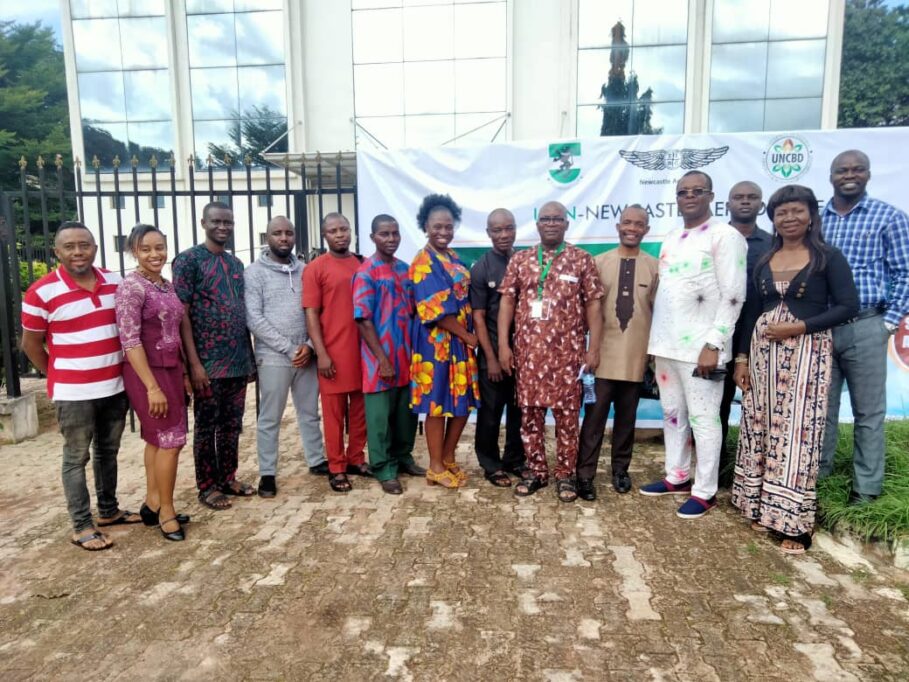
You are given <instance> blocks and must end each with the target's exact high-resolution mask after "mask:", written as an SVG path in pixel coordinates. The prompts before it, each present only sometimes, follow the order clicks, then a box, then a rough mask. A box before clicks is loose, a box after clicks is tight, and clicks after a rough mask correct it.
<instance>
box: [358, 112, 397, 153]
mask: <svg viewBox="0 0 909 682" xmlns="http://www.w3.org/2000/svg"><path fill="white" fill-rule="evenodd" d="M357 123H359V124H360V125H361V126H362V127H363V128H365V129H366V130H367V131H369V132H368V133H366V132H364V131H363V130H362V129H361V128H359V127H358V128H357V147H359V146H360V145H361V144H365V145H366V146H367V147H368V148H371V149H381V148H382V147H381V146H380V145H379V144H377V143H376V141H375V140H374V139H373V138H376V139H377V140H379V142H381V143H382V144H383V145H385V146H386V147H387V148H388V149H398V148H399V147H403V146H404V117H403V116H386V117H381V118H370V117H368V116H361V117H357Z"/></svg>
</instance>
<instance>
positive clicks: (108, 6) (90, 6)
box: [69, 0, 117, 19]
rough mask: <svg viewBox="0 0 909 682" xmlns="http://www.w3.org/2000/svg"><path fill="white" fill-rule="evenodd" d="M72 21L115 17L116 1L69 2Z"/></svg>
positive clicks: (90, 0)
mask: <svg viewBox="0 0 909 682" xmlns="http://www.w3.org/2000/svg"><path fill="white" fill-rule="evenodd" d="M69 6H70V11H71V12H72V14H73V19H100V18H103V17H116V16H117V0H70V5H69Z"/></svg>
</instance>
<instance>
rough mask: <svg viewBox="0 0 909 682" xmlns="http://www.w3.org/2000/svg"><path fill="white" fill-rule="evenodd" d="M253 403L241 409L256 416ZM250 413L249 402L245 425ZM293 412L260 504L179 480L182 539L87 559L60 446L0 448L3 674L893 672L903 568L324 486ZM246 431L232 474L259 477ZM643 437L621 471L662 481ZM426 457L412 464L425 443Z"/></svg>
mask: <svg viewBox="0 0 909 682" xmlns="http://www.w3.org/2000/svg"><path fill="white" fill-rule="evenodd" d="M250 407H251V406H250ZM248 413H249V414H251V413H252V409H250V410H249V411H248ZM290 416H291V415H290V413H289V412H288V414H287V415H286V418H285V422H284V424H285V428H284V432H283V435H282V463H281V476H280V477H279V486H280V491H279V495H278V497H277V498H276V499H275V500H261V499H259V498H258V497H256V498H252V499H248V500H239V501H238V502H237V503H236V504H235V506H234V508H233V509H232V510H230V511H224V512H214V511H210V510H208V509H203V508H202V507H200V505H199V504H198V503H197V502H196V501H195V495H194V493H193V479H192V462H191V453H189V452H186V453H184V456H183V461H182V463H181V469H180V475H179V479H178V483H177V485H178V492H179V494H178V502H179V505H178V508H179V509H181V510H183V511H186V512H188V513H191V514H192V516H193V520H192V523H191V524H190V525H189V526H188V528H187V533H188V540H187V541H186V542H184V543H182V544H172V543H168V542H166V541H165V540H164V539H163V538H161V537H160V535H159V534H158V533H157V531H156V530H154V529H146V528H144V527H143V526H141V525H138V526H130V527H122V526H121V527H119V528H117V529H114V530H113V531H112V535H113V537H114V539H115V541H116V547H115V548H113V549H112V550H108V551H105V552H100V553H88V552H84V551H80V550H78V549H76V548H75V547H73V546H71V545H70V544H69V543H68V542H67V539H68V534H69V525H68V519H67V516H66V512H65V508H64V504H63V498H62V492H61V485H60V481H59V461H60V455H59V451H60V442H61V441H60V437H59V435H58V434H57V433H56V432H55V431H54V430H53V428H50V429H48V430H46V431H45V432H44V433H43V434H42V435H41V436H39V437H38V438H37V439H36V440H32V441H29V442H27V443H22V444H20V445H16V446H4V447H3V448H2V451H0V467H2V471H3V474H4V475H3V477H2V480H0V518H2V520H3V529H4V534H3V536H2V538H0V677H2V679H4V680H19V679H73V680H76V679H79V680H82V679H101V680H108V679H111V680H113V679H118V680H119V679H122V680H136V679H161V680H178V679H289V680H298V679H305V680H366V679H389V678H394V679H401V680H493V679H497V680H509V679H526V680H561V681H568V680H582V679H587V680H651V679H652V680H666V681H668V680H747V679H760V680H786V681H787V682H792V681H794V680H812V679H814V680H824V681H825V682H826V681H831V680H842V681H847V680H905V679H907V677H909V602H907V596H909V575H907V574H905V573H900V572H897V571H896V570H895V569H893V568H891V567H888V566H886V565H884V564H883V563H879V562H876V561H875V560H873V559H871V558H869V557H865V556H862V555H861V554H859V553H857V552H856V551H855V550H854V549H853V548H850V547H848V546H845V545H842V544H840V543H838V542H836V541H834V540H833V539H832V538H830V537H829V536H824V535H821V536H819V538H818V539H817V542H816V546H815V548H813V549H812V550H811V551H810V552H809V553H808V554H807V555H805V556H803V557H796V558H793V557H784V556H783V555H781V554H780V552H779V551H778V550H777V548H776V546H775V545H774V544H773V543H772V542H771V541H769V540H768V539H766V538H765V537H762V536H759V535H757V534H755V533H753V532H752V531H750V530H749V529H748V528H747V526H746V525H745V524H744V523H743V522H742V521H740V520H739V519H738V518H737V516H736V514H735V513H734V512H733V510H732V509H731V508H730V507H729V504H728V495H725V496H723V498H722V502H721V506H720V509H719V510H717V511H714V512H713V513H711V514H710V515H708V516H707V517H705V518H704V519H701V520H698V521H683V520H682V519H679V518H677V517H676V516H675V514H674V511H675V505H676V502H674V501H673V500H671V499H667V498H657V499H652V498H643V497H641V496H640V495H638V494H637V493H632V494H629V495H625V496H619V495H617V494H615V493H613V492H612V490H611V488H609V489H608V490H607V486H608V483H607V478H608V476H607V475H605V474H601V476H600V477H599V490H600V494H601V499H600V500H599V501H598V502H596V503H579V504H568V505H566V504H560V503H559V502H558V501H557V500H556V499H555V496H554V491H553V489H552V488H548V489H545V490H543V491H542V492H541V493H540V494H537V495H536V496H534V497H532V498H528V499H523V500H518V499H517V498H515V497H514V496H513V495H512V493H511V491H509V490H500V489H496V488H493V487H491V486H489V485H488V484H486V483H485V481H482V479H481V477H480V476H479V472H478V469H477V467H476V465H475V460H474V457H473V454H472V449H471V447H470V445H469V443H470V442H471V437H472V431H471V429H470V427H468V432H467V433H465V436H464V438H463V441H462V442H463V445H462V447H461V448H460V451H459V460H460V461H461V462H462V463H465V462H466V463H468V464H469V465H470V466H469V469H470V473H471V474H472V478H471V481H470V484H469V485H468V487H467V488H465V489H462V490H460V491H457V492H450V491H446V490H442V489H440V488H436V487H434V488H430V487H427V486H426V485H425V483H424V482H423V481H422V480H419V479H409V480H406V481H405V485H406V488H407V490H406V492H405V494H404V495H403V496H400V497H393V496H388V495H384V494H383V493H382V492H381V490H380V489H379V487H378V485H377V484H376V483H375V482H373V481H370V482H364V481H363V480H362V479H354V481H353V482H354V486H355V490H354V491H353V492H352V493H350V494H349V495H337V494H334V493H332V492H331V491H330V490H329V489H328V486H327V483H326V481H325V479H324V478H315V477H313V476H311V475H309V474H308V472H307V470H306V467H305V466H304V465H303V464H302V460H301V457H300V450H299V445H298V437H297V433H296V427H295V426H294V425H293V424H292V422H291V419H290ZM254 435H255V433H254V427H253V425H252V421H251V419H247V424H246V432H245V433H244V435H243V440H242V456H241V467H240V469H241V474H242V475H243V476H244V477H245V479H246V480H248V481H250V482H255V475H256V465H255V446H254ZM141 448H142V444H141V442H140V440H139V437H138V434H127V435H126V436H125V437H124V443H123V448H122V450H121V454H120V481H121V483H120V491H119V495H120V499H121V502H122V504H124V505H126V506H128V507H129V508H131V509H134V510H135V509H138V506H139V504H140V503H141V501H142V495H143V491H144V484H143V471H142V468H141ZM661 457H662V450H661V448H660V447H658V446H655V445H643V446H640V447H639V448H638V449H637V451H636V455H635V461H634V465H633V470H632V474H633V476H634V479H635V483H640V482H642V481H644V480H645V479H648V478H650V477H651V476H654V475H657V474H658V473H659V471H660V461H659V460H660V458H661ZM419 459H421V460H423V461H424V462H425V446H423V444H422V442H421V443H420V452H419Z"/></svg>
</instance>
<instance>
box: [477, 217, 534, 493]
mask: <svg viewBox="0 0 909 682" xmlns="http://www.w3.org/2000/svg"><path fill="white" fill-rule="evenodd" d="M486 234H487V235H489V238H490V240H491V241H492V250H491V251H488V252H487V253H485V254H484V255H483V257H482V258H480V260H478V261H477V262H476V263H475V264H474V266H473V268H471V270H470V305H471V307H472V308H473V322H474V328H475V329H476V332H477V339H478V340H479V342H480V348H479V353H478V357H479V369H480V409H479V411H478V412H477V433H476V441H475V449H476V453H477V460H478V461H479V463H480V466H481V467H483V471H484V473H485V475H486V480H488V481H489V482H490V483H492V484H493V485H494V486H497V487H500V488H507V487H508V486H510V485H511V478H509V476H508V474H509V473H512V474H515V475H517V476H519V477H521V476H522V475H523V472H524V468H525V464H524V446H523V444H522V442H521V410H520V408H519V407H518V404H517V401H516V395H515V382H514V375H511V376H509V375H507V374H505V373H504V372H502V367H501V365H499V360H498V357H497V356H496V348H498V332H497V326H498V325H497V320H498V315H499V301H500V300H501V298H502V295H501V294H500V293H499V284H500V283H501V282H502V277H504V275H505V268H506V266H507V265H508V261H509V259H510V258H511V256H512V254H513V253H514V240H515V237H516V235H517V232H516V229H515V223H514V216H513V215H512V213H511V211H509V210H507V209H504V208H497V209H496V210H494V211H493V212H492V213H490V214H489V217H488V218H487V219H486ZM512 331H513V330H512ZM506 408H507V412H506V417H505V453H504V455H500V450H499V426H500V425H501V423H502V413H503V412H505V411H506Z"/></svg>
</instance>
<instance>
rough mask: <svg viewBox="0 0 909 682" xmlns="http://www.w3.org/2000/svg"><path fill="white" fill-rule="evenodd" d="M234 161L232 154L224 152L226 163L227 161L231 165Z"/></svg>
mask: <svg viewBox="0 0 909 682" xmlns="http://www.w3.org/2000/svg"><path fill="white" fill-rule="evenodd" d="M233 162H234V158H233V157H232V156H231V155H230V154H226V153H225V154H224V163H226V164H227V165H228V166H229V165H231V164H232V163H233Z"/></svg>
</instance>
